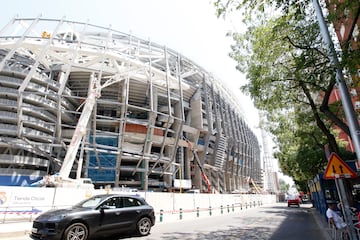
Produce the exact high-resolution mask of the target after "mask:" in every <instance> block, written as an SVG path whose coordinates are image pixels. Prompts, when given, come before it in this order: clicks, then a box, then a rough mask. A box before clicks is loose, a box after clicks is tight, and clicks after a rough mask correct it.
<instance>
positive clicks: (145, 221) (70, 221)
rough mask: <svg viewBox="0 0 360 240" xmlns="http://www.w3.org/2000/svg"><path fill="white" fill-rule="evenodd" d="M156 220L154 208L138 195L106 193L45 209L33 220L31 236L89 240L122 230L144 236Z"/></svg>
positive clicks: (61, 239)
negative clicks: (73, 203)
mask: <svg viewBox="0 0 360 240" xmlns="http://www.w3.org/2000/svg"><path fill="white" fill-rule="evenodd" d="M154 224H155V214H154V209H153V207H152V206H150V205H149V204H148V203H147V202H146V201H145V200H144V199H143V198H141V197H138V196H136V195H118V194H116V195H115V194H106V195H97V196H93V197H91V198H88V199H86V200H84V201H82V202H80V203H78V204H76V205H74V206H73V207H71V208H67V209H56V210H50V211H47V212H44V213H43V214H41V215H40V216H38V217H37V218H36V219H35V220H34V222H33V228H32V231H31V234H30V237H31V238H32V239H47V240H68V239H78V240H86V239H90V238H92V237H95V236H96V237H104V236H114V235H117V234H120V233H123V232H129V233H134V232H135V233H136V234H137V235H140V236H145V235H148V234H149V233H150V229H151V227H152V226H153V225H154Z"/></svg>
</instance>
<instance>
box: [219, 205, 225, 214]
mask: <svg viewBox="0 0 360 240" xmlns="http://www.w3.org/2000/svg"><path fill="white" fill-rule="evenodd" d="M220 210H221V214H223V212H224V211H223V205H220Z"/></svg>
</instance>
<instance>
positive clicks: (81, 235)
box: [63, 223, 89, 240]
mask: <svg viewBox="0 0 360 240" xmlns="http://www.w3.org/2000/svg"><path fill="white" fill-rule="evenodd" d="M88 235H89V231H88V229H87V227H86V226H85V225H84V224H82V223H73V224H71V225H70V226H69V227H67V228H66V230H65V232H64V237H63V240H86V239H88Z"/></svg>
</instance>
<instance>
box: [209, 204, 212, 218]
mask: <svg viewBox="0 0 360 240" xmlns="http://www.w3.org/2000/svg"><path fill="white" fill-rule="evenodd" d="M209 215H210V216H211V215H212V213H211V206H209Z"/></svg>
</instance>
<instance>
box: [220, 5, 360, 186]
mask: <svg viewBox="0 0 360 240" xmlns="http://www.w3.org/2000/svg"><path fill="white" fill-rule="evenodd" d="M310 2H311V1H295V0H294V1H292V0H290V1H285V0H277V1H270V0H259V1H251V0H217V1H215V2H214V5H215V7H216V9H217V15H218V16H222V17H226V15H227V14H228V13H229V12H233V11H238V10H239V9H240V10H241V13H242V15H243V20H244V23H246V26H247V29H246V31H245V32H244V33H233V34H232V35H231V36H232V37H233V39H234V44H233V45H232V52H231V53H230V56H231V57H232V58H233V59H235V60H236V61H237V63H238V65H237V69H238V70H239V71H241V72H243V73H245V74H246V76H247V79H248V83H247V84H245V85H243V86H242V87H241V90H242V91H243V92H244V93H245V94H248V95H250V97H251V98H252V99H253V101H254V104H255V106H256V107H257V108H258V109H260V110H261V111H262V112H264V113H266V119H267V122H266V123H263V125H262V127H264V128H266V129H267V130H268V131H269V132H270V133H271V134H272V135H273V136H274V142H276V144H277V146H276V151H275V154H274V155H275V157H276V158H277V159H278V160H279V164H280V168H281V170H282V171H283V173H284V174H286V175H288V176H291V177H293V179H294V181H295V183H296V185H297V186H299V187H300V188H302V189H305V188H303V187H304V186H306V181H307V180H309V179H312V178H313V176H314V175H316V174H317V173H319V172H321V171H323V170H324V167H325V166H326V163H327V159H326V155H325V152H324V148H325V146H326V145H329V147H330V149H331V151H335V152H338V153H339V154H342V155H344V156H347V157H354V155H353V154H349V153H347V152H346V150H345V149H344V148H343V146H342V144H343V143H342V142H341V141H339V139H336V135H337V133H336V132H334V131H333V126H334V123H336V124H337V125H338V126H339V127H342V128H343V129H344V131H346V130H347V129H346V128H347V126H346V125H345V124H343V125H341V121H340V120H339V119H338V118H337V116H339V114H340V115H341V114H342V111H341V104H340V102H335V103H334V104H332V105H328V101H326V100H327V98H325V97H327V96H328V95H329V94H330V92H331V91H332V89H333V87H334V85H335V76H334V71H333V67H332V66H331V64H330V60H329V57H328V53H327V50H326V46H324V45H323V43H322V39H321V38H320V36H321V34H320V32H319V27H318V23H317V19H316V18H315V14H314V12H313V11H312V8H311V4H310V5H309V3H310ZM347 56H348V55H346V54H344V63H347V60H348V61H350V60H351V58H350V57H347ZM356 57H357V58H359V56H356ZM358 62H359V61H357V63H358ZM347 64H348V68H347V69H349V71H351V70H353V69H355V68H354V67H353V66H354V62H351V64H352V65H351V64H350V63H347ZM324 99H325V100H324ZM339 145H340V148H339Z"/></svg>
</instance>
